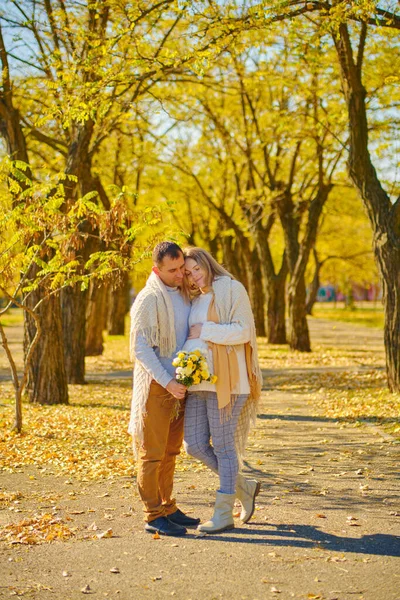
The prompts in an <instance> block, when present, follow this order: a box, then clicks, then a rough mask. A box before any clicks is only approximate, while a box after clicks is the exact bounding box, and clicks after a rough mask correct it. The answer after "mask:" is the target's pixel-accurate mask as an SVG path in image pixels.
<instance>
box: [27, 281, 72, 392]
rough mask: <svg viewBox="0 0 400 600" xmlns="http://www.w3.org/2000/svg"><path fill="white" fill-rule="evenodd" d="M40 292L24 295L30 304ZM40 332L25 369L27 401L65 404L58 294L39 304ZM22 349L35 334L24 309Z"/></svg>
mask: <svg viewBox="0 0 400 600" xmlns="http://www.w3.org/2000/svg"><path fill="white" fill-rule="evenodd" d="M39 294H40V292H39V293H38V292H34V293H33V294H32V295H31V296H29V298H27V302H26V304H27V306H28V307H30V308H32V307H33V306H35V304H36V303H37V302H38V301H39V299H40V295H39ZM37 310H38V316H39V319H40V326H41V331H42V333H41V336H40V338H39V341H38V343H37V345H36V348H35V350H34V352H33V356H32V361H31V363H30V365H29V369H28V381H27V390H28V393H29V401H30V402H35V403H38V404H68V385H67V376H66V371H65V363H64V352H63V336H62V319H61V308H60V298H59V296H58V295H55V296H51V297H50V298H48V299H47V300H44V302H43V303H42V304H41V305H40V307H39V308H38V309H37ZM24 316H25V321H24V337H25V339H24V350H25V356H26V352H27V349H28V348H29V345H30V343H31V341H32V340H33V338H34V337H35V333H36V327H35V322H34V320H33V319H32V317H31V316H30V315H29V314H28V313H27V312H24Z"/></svg>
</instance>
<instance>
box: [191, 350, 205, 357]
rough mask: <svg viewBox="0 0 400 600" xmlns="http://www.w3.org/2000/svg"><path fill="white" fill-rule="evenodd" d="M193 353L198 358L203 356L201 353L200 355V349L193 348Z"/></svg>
mask: <svg viewBox="0 0 400 600" xmlns="http://www.w3.org/2000/svg"><path fill="white" fill-rule="evenodd" d="M193 354H195V355H196V356H198V357H199V358H200V357H201V356H203V355H202V353H201V352H200V350H195V351H194V352H193Z"/></svg>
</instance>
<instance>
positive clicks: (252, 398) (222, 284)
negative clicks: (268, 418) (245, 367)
mask: <svg viewBox="0 0 400 600" xmlns="http://www.w3.org/2000/svg"><path fill="white" fill-rule="evenodd" d="M212 287H213V291H214V297H215V308H216V311H217V314H218V318H219V322H220V324H226V323H240V324H242V325H243V326H244V327H246V328H248V329H249V330H250V342H249V343H250V347H251V350H252V353H251V359H252V360H251V373H248V376H249V381H250V380H251V379H253V384H254V385H252V386H251V388H252V389H251V393H250V394H249V397H248V399H247V402H246V404H245V406H244V407H243V409H242V412H241V413H240V417H239V421H238V425H237V428H236V432H235V446H236V450H237V454H238V458H239V462H240V464H242V463H243V455H244V451H245V448H246V442H247V437H248V433H249V430H250V426H251V425H254V424H255V421H256V418H257V409H258V404H259V400H260V397H261V387H262V374H261V369H260V366H259V363H258V352H257V338H256V328H255V324H254V317H253V311H252V309H251V305H250V300H249V297H248V294H247V292H246V289H245V287H244V286H243V285H242V284H241V283H240V282H239V281H236V280H235V279H231V278H230V277H227V276H223V277H218V278H217V279H215V280H214V281H213V284H212Z"/></svg>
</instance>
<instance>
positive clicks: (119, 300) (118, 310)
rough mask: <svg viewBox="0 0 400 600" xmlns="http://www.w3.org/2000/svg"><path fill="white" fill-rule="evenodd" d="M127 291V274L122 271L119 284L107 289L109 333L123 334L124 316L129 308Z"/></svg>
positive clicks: (128, 287)
mask: <svg viewBox="0 0 400 600" xmlns="http://www.w3.org/2000/svg"><path fill="white" fill-rule="evenodd" d="M129 291H130V281H129V275H128V274H127V273H124V274H123V280H122V283H121V285H119V286H118V287H117V288H115V289H113V288H112V287H111V288H110V290H109V296H108V320H107V328H108V333H109V335H125V317H126V315H127V313H128V312H129V308H130V306H129V304H130V297H129Z"/></svg>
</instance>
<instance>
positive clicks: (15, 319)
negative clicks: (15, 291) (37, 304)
mask: <svg viewBox="0 0 400 600" xmlns="http://www.w3.org/2000/svg"><path fill="white" fill-rule="evenodd" d="M0 320H1V324H2V325H3V327H16V326H17V325H22V322H23V314H22V309H20V308H12V309H11V310H8V311H7V312H6V313H4V315H2V316H1V317H0Z"/></svg>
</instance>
